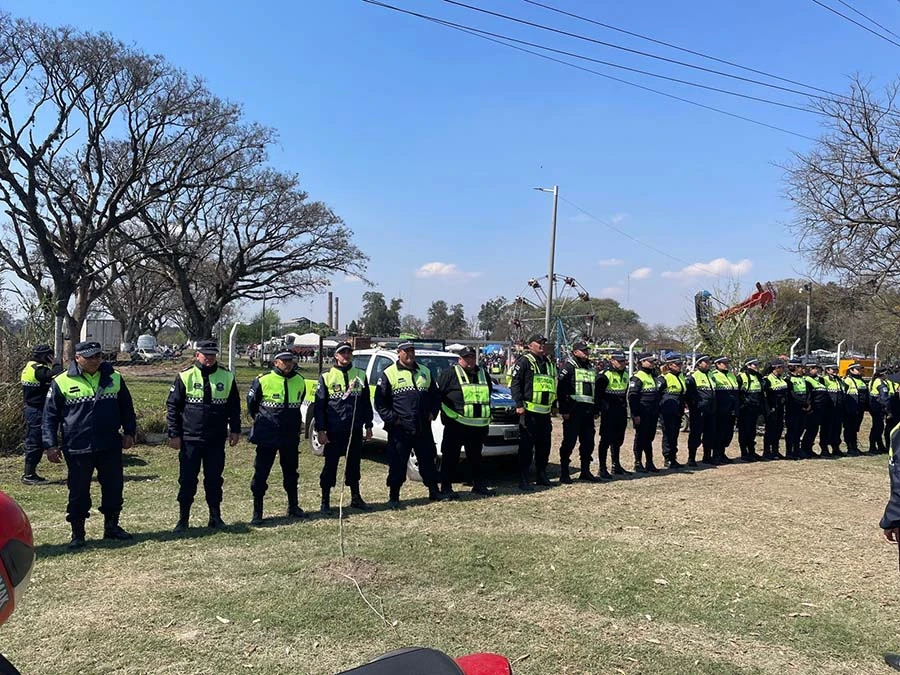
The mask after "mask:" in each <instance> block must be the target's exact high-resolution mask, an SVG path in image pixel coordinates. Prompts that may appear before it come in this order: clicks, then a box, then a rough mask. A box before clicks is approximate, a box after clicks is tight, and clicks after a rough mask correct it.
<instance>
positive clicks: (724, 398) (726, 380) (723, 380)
mask: <svg viewBox="0 0 900 675" xmlns="http://www.w3.org/2000/svg"><path fill="white" fill-rule="evenodd" d="M713 363H714V365H715V370H714V371H713V372H712V379H713V381H714V382H715V384H716V447H715V449H714V450H713V458H712V462H713V464H730V463H731V458H730V457H728V455H727V454H726V451H727V450H728V446H729V445H731V439H733V438H734V425H735V423H736V421H737V412H738V381H737V377H735V375H734V373H732V372H731V370H730V367H731V359H729V358H728V357H727V356H720V357H719V358H717V359H716V360H715V361H714V362H713Z"/></svg>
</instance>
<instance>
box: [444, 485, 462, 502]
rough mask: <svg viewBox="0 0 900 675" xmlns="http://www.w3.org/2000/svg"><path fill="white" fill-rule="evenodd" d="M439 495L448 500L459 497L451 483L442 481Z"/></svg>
mask: <svg viewBox="0 0 900 675" xmlns="http://www.w3.org/2000/svg"><path fill="white" fill-rule="evenodd" d="M441 496H442V497H443V498H444V499H447V500H449V501H456V500H457V499H459V494H458V493H457V492H456V490H454V489H453V485H452V484H451V483H444V484H443V485H442V486H441Z"/></svg>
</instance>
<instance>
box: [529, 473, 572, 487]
mask: <svg viewBox="0 0 900 675" xmlns="http://www.w3.org/2000/svg"><path fill="white" fill-rule="evenodd" d="M567 472H568V470H567ZM569 480H570V481H571V480H572V479H571V476H570V477H569ZM534 482H535V483H537V484H538V485H543V486H544V487H550V486H551V485H553V483H551V482H550V479H549V478H547V470H546V469H540V470H538V472H537V479H535V481H534Z"/></svg>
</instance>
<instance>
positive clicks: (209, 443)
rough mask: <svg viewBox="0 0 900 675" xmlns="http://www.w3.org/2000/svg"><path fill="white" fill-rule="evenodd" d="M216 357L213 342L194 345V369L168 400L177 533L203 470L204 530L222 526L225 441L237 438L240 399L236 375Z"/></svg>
mask: <svg viewBox="0 0 900 675" xmlns="http://www.w3.org/2000/svg"><path fill="white" fill-rule="evenodd" d="M218 354H219V345H218V343H216V341H215V340H200V341H198V342H197V349H196V351H195V352H194V363H193V365H192V366H191V367H190V368H187V369H185V370H183V371H181V373H179V374H178V377H176V378H175V382H174V383H173V384H172V388H171V389H169V397H168V399H167V400H166V422H167V424H168V435H169V447H170V448H173V449H175V450H178V506H179V514H178V523H177V524H176V525H175V532H184V531H186V530H187V529H188V526H189V520H190V516H191V505H192V504H193V503H194V495H196V494H197V477H198V476H199V475H200V467H201V465H202V466H203V490H204V492H205V493H206V503H207V505H208V506H209V521H208V523H207V525H208V526H209V527H211V528H214V529H221V528H223V527H225V523H224V522H222V484H223V482H224V481H223V480H222V472H223V471H224V470H225V441H226V439H227V440H228V443H229V445H231V446H235V445H237V443H238V441H239V440H240V438H241V399H240V395H239V394H238V389H237V384H236V383H235V381H234V374H233V373H232V372H231V371H230V370H228V369H227V368H225V367H223V366H221V365H219V363H218ZM229 429H230V433H229Z"/></svg>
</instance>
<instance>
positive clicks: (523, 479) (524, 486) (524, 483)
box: [519, 471, 534, 492]
mask: <svg viewBox="0 0 900 675" xmlns="http://www.w3.org/2000/svg"><path fill="white" fill-rule="evenodd" d="M529 473H530V472H529V471H526V472H525V473H522V474H519V489H520V490H521V491H522V492H533V491H534V488H533V487H531V478H530V476H529V475H528V474H529Z"/></svg>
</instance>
